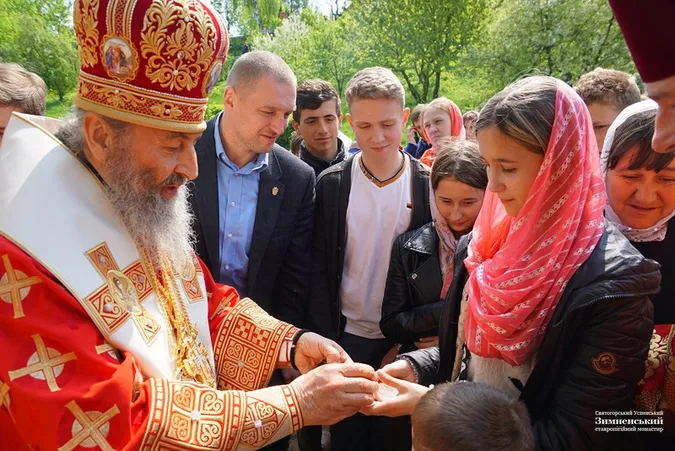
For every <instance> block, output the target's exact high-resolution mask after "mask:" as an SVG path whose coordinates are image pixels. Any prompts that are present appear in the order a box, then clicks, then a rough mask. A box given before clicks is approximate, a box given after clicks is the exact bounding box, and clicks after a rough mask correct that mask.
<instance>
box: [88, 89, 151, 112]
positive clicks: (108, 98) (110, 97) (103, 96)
mask: <svg viewBox="0 0 675 451" xmlns="http://www.w3.org/2000/svg"><path fill="white" fill-rule="evenodd" d="M91 90H92V91H93V92H94V93H95V94H96V95H97V97H98V98H99V99H100V100H98V99H97V100H98V101H99V103H103V102H105V103H108V104H110V106H112V107H114V108H125V109H129V107H131V108H138V107H139V106H140V105H143V104H144V103H145V100H144V99H141V98H140V97H137V96H135V95H133V94H131V93H130V92H128V91H123V90H120V89H116V88H110V87H108V86H96V85H93V84H92V85H91ZM83 94H84V92H83ZM84 95H86V94H84Z"/></svg>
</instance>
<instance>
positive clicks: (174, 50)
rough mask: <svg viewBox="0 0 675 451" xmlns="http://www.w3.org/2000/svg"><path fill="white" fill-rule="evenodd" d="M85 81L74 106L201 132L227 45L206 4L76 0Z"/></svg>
mask: <svg viewBox="0 0 675 451" xmlns="http://www.w3.org/2000/svg"><path fill="white" fill-rule="evenodd" d="M73 11H74V13H73V15H74V19H73V21H74V25H75V34H76V37H77V44H78V47H79V51H80V77H79V85H78V89H77V94H76V95H75V96H74V97H73V103H74V104H75V105H77V106H78V107H80V108H82V109H84V110H87V111H92V112H95V113H99V114H101V115H104V116H108V117H111V118H113V119H118V120H121V121H124V122H130V123H133V124H139V125H144V126H147V127H152V128H158V129H162V130H169V131H177V132H184V133H198V132H201V131H203V130H204V129H205V128H206V123H205V122H204V114H205V113H206V104H207V102H208V95H209V92H210V91H211V90H212V89H213V86H214V85H215V84H216V82H217V81H218V79H219V77H220V72H221V70H222V68H223V63H224V62H225V58H226V57H227V50H228V39H227V31H226V30H225V24H224V23H223V20H222V18H221V17H220V15H219V14H218V13H217V12H215V11H214V10H213V8H212V7H211V6H210V5H209V4H208V3H207V2H206V1H200V0H76V1H75V4H74V5H73Z"/></svg>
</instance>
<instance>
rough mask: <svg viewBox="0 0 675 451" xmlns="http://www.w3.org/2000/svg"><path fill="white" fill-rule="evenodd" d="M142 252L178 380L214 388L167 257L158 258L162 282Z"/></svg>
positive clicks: (206, 359)
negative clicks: (164, 322) (163, 316)
mask: <svg viewBox="0 0 675 451" xmlns="http://www.w3.org/2000/svg"><path fill="white" fill-rule="evenodd" d="M141 254H142V258H143V260H145V262H146V266H148V268H146V271H147V272H148V273H149V275H150V281H151V283H152V285H153V288H154V290H155V293H156V294H157V300H158V302H159V304H160V305H161V306H162V309H163V310H164V313H165V321H167V320H168V323H169V326H170V327H169V330H170V331H171V333H170V334H169V342H170V346H171V352H172V354H173V356H174V359H175V361H176V374H175V377H176V378H177V379H180V380H184V379H189V380H194V381H197V382H200V383H203V384H207V385H209V386H211V387H214V388H215V385H216V381H215V377H214V374H213V367H212V365H211V362H210V357H209V355H208V351H207V349H206V347H205V346H204V345H203V344H201V343H199V342H198V340H197V337H198V335H199V331H198V330H197V325H196V324H192V323H191V322H190V316H189V314H188V311H187V308H185V304H184V303H183V300H182V298H181V296H179V295H178V296H177V294H179V293H180V290H179V289H178V285H177V284H176V281H175V280H174V277H173V276H174V272H173V271H172V270H171V265H170V264H169V261H168V259H167V258H166V257H164V256H160V258H159V260H160V275H161V277H162V282H160V280H159V279H158V277H157V273H156V271H155V270H154V266H153V265H152V264H151V263H150V262H151V260H150V259H148V257H147V255H146V254H145V252H142V253H141ZM172 285H173V286H172Z"/></svg>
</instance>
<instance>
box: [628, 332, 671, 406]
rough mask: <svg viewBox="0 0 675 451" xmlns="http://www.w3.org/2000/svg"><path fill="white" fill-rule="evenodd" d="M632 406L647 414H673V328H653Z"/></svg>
mask: <svg viewBox="0 0 675 451" xmlns="http://www.w3.org/2000/svg"><path fill="white" fill-rule="evenodd" d="M635 406H636V407H637V408H638V409H640V410H645V411H651V412H653V411H657V410H670V411H672V412H675V325H672V324H661V325H657V326H655V327H654V333H653V334H652V340H651V342H650V344H649V354H648V355H647V360H646V361H645V377H644V378H643V379H642V380H641V381H640V382H639V383H638V392H637V395H636V396H635Z"/></svg>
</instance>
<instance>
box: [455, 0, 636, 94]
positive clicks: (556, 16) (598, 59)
mask: <svg viewBox="0 0 675 451" xmlns="http://www.w3.org/2000/svg"><path fill="white" fill-rule="evenodd" d="M465 62H466V63H469V64H470V63H471V62H473V65H474V68H477V69H478V70H479V73H480V71H482V72H483V73H489V76H488V77H487V79H486V80H485V81H486V82H487V84H488V85H489V86H491V87H492V88H493V89H495V90H496V89H501V87H503V86H504V85H506V84H508V83H510V82H512V81H513V80H515V79H517V78H519V77H520V76H522V75H523V74H528V73H532V72H536V73H544V74H548V75H552V76H554V77H557V78H560V79H562V80H564V81H566V82H568V83H570V84H573V83H574V82H576V80H577V79H578V78H579V76H581V75H583V74H584V73H586V72H589V71H591V70H593V69H595V68H596V67H599V66H600V67H610V68H613V69H619V70H626V71H629V72H634V71H635V68H634V66H633V62H632V60H631V58H630V54H629V53H628V49H627V48H626V45H625V43H624V40H623V37H622V36H621V30H620V29H619V27H618V25H617V23H616V20H615V19H614V17H613V16H612V13H611V10H610V8H609V6H608V4H607V2H606V1H605V0H508V1H502V2H500V5H499V7H498V8H497V9H496V13H495V17H494V20H493V21H492V22H491V23H490V25H489V26H488V27H487V29H486V39H485V41H484V43H483V44H482V45H479V46H476V47H475V48H473V49H472V50H471V51H470V52H469V53H468V54H467V59H466V61H465ZM472 75H476V74H472Z"/></svg>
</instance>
